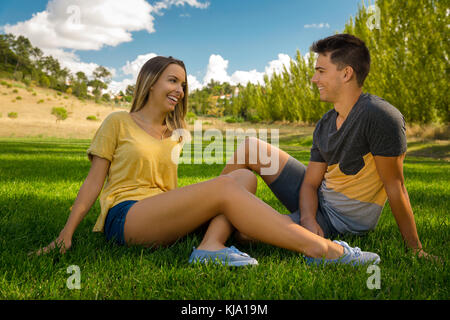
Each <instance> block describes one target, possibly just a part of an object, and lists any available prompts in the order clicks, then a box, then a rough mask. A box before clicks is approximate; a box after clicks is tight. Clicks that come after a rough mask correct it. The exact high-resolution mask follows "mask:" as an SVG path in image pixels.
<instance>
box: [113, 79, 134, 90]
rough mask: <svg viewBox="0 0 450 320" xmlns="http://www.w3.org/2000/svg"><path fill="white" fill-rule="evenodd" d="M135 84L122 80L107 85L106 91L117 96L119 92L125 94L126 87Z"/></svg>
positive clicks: (128, 80) (129, 80)
mask: <svg viewBox="0 0 450 320" xmlns="http://www.w3.org/2000/svg"><path fill="white" fill-rule="evenodd" d="M135 83H136V82H135V81H132V80H131V79H124V80H122V81H114V80H113V81H111V83H110V84H109V85H108V89H107V90H106V91H108V92H109V93H112V94H118V93H119V92H120V91H122V92H125V89H126V88H127V87H128V85H130V84H131V85H134V84H135Z"/></svg>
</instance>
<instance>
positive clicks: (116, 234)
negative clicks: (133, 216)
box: [104, 200, 137, 246]
mask: <svg viewBox="0 0 450 320" xmlns="http://www.w3.org/2000/svg"><path fill="white" fill-rule="evenodd" d="M136 202H137V201H136V200H127V201H123V202H121V203H119V204H116V205H115V206H114V207H112V208H111V209H109V211H108V215H107V216H106V220H105V228H104V233H105V236H106V240H108V241H113V242H115V243H116V244H118V245H121V246H123V245H125V238H124V231H123V230H124V225H125V218H126V217H127V214H128V210H130V208H131V207H132V206H133V204H135V203H136Z"/></svg>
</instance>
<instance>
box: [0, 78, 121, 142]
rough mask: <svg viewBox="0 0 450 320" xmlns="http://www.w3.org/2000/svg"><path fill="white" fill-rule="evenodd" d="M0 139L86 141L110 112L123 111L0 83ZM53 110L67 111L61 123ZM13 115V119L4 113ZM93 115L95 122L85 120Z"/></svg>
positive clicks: (41, 90) (33, 88)
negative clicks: (24, 138)
mask: <svg viewBox="0 0 450 320" xmlns="http://www.w3.org/2000/svg"><path fill="white" fill-rule="evenodd" d="M0 83H1V85H0V137H58V138H80V139H90V138H92V136H93V135H94V133H95V131H96V130H97V128H98V126H99V125H100V123H101V121H102V120H103V119H104V118H105V117H106V116H107V115H108V114H110V113H111V112H115V111H119V110H126V109H124V108H119V107H118V106H115V105H113V104H110V105H107V104H98V103H95V102H94V101H91V100H85V101H82V100H79V99H78V98H77V97H75V96H73V95H70V94H64V93H61V92H59V91H55V90H52V89H45V88H40V87H26V86H25V85H24V84H23V83H21V82H16V81H12V80H1V81H0ZM54 107H63V108H65V109H66V110H67V113H68V117H67V119H65V120H61V121H56V117H55V116H54V115H52V109H53V108H54ZM11 113H16V114H17V117H16V118H11V117H9V116H8V114H10V115H11ZM88 116H94V117H95V118H96V119H97V120H87V117H88Z"/></svg>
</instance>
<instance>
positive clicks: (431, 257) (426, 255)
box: [413, 248, 443, 263]
mask: <svg viewBox="0 0 450 320" xmlns="http://www.w3.org/2000/svg"><path fill="white" fill-rule="evenodd" d="M413 253H414V254H415V255H416V256H417V257H419V258H423V259H427V260H429V261H434V262H438V263H443V260H442V258H440V257H438V256H434V255H432V254H429V253H426V252H425V251H423V249H422V248H418V249H413Z"/></svg>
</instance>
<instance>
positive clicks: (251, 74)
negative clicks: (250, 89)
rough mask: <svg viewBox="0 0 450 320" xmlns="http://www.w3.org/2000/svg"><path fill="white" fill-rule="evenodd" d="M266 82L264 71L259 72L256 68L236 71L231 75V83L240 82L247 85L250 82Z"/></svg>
mask: <svg viewBox="0 0 450 320" xmlns="http://www.w3.org/2000/svg"><path fill="white" fill-rule="evenodd" d="M249 82H250V83H253V84H256V83H260V84H263V83H264V72H258V71H256V70H250V71H241V70H238V71H235V72H234V73H233V75H232V76H231V84H233V85H236V84H238V83H240V84H242V85H244V86H245V85H247V84H248V83H249Z"/></svg>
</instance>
